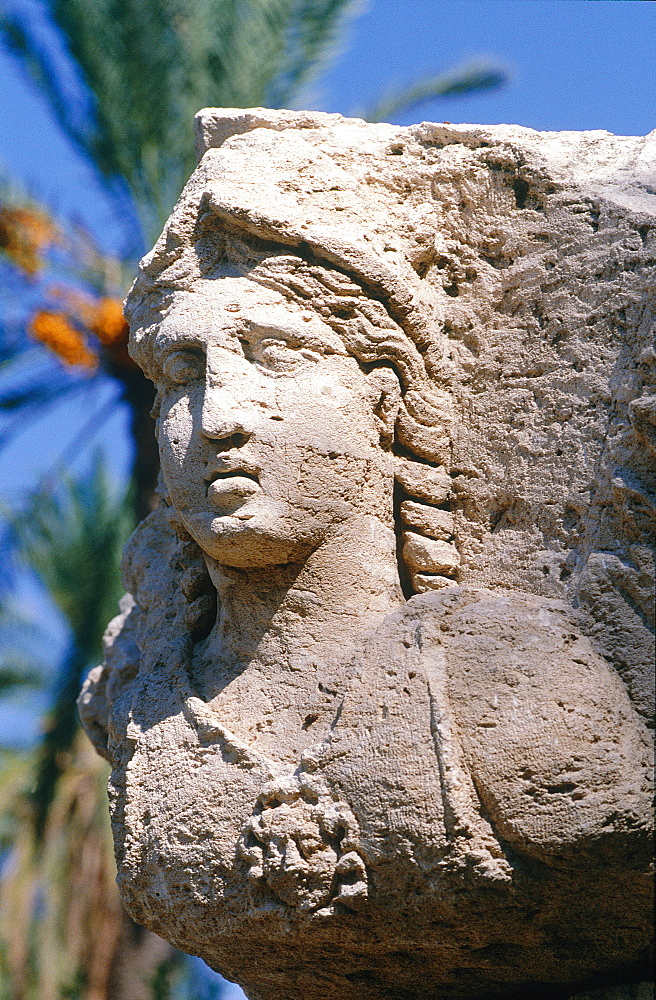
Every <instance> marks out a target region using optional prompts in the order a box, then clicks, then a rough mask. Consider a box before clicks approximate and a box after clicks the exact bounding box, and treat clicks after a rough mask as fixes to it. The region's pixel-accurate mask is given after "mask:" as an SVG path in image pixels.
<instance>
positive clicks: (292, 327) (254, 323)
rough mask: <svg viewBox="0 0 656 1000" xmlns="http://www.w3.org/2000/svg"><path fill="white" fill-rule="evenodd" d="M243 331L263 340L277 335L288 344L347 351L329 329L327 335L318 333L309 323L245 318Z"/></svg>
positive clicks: (339, 352) (338, 351) (337, 351)
mask: <svg viewBox="0 0 656 1000" xmlns="http://www.w3.org/2000/svg"><path fill="white" fill-rule="evenodd" d="M244 333H247V334H248V333H250V334H255V335H256V336H257V337H258V338H259V339H260V340H265V339H266V338H267V337H278V338H280V339H281V340H286V341H287V342H288V343H290V344H298V345H299V346H302V347H316V348H319V349H322V350H328V351H330V352H331V353H333V354H344V355H346V354H347V353H348V352H347V351H346V348H345V347H344V345H343V344H342V342H341V340H340V339H339V337H337V336H335V335H334V334H332V331H330V330H329V331H327V334H328V335H323V334H321V333H318V332H317V331H316V328H315V329H313V328H312V327H311V326H309V325H308V326H307V327H306V326H305V324H302V325H301V323H299V324H296V323H293V324H291V323H290V324H289V325H287V324H283V323H277V322H276V321H275V320H273V321H271V322H268V321H267V322H266V323H263V322H261V321H259V320H254V319H245V321H244ZM331 334H332V336H331ZM242 336H243V334H242Z"/></svg>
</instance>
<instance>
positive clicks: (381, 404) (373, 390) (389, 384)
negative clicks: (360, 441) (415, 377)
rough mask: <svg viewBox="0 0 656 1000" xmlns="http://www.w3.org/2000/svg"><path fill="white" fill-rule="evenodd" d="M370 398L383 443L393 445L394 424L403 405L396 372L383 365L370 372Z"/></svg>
mask: <svg viewBox="0 0 656 1000" xmlns="http://www.w3.org/2000/svg"><path fill="white" fill-rule="evenodd" d="M369 386H370V394H371V395H370V399H371V403H372V408H373V413H374V418H375V420H376V423H377V424H378V428H379V432H380V440H381V444H383V445H385V446H386V447H391V444H392V441H393V440H394V426H395V424H396V418H397V415H398V412H399V407H400V406H401V387H400V385H399V380H398V378H397V375H396V372H395V371H393V369H392V368H389V367H387V366H386V365H385V366H381V367H380V368H373V369H372V370H371V371H370V372H369Z"/></svg>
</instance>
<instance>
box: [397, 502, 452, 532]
mask: <svg viewBox="0 0 656 1000" xmlns="http://www.w3.org/2000/svg"><path fill="white" fill-rule="evenodd" d="M401 517H402V519H403V521H405V523H406V524H407V525H409V526H410V527H413V528H417V529H418V530H419V531H420V532H421V534H422V535H427V536H428V537H429V538H439V539H441V540H442V541H448V540H450V539H451V538H453V531H454V517H453V514H452V513H451V511H448V510H440V509H439V507H428V506H426V504H422V503H415V502H414V501H413V500H404V502H403V503H402V504H401Z"/></svg>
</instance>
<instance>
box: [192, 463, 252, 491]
mask: <svg viewBox="0 0 656 1000" xmlns="http://www.w3.org/2000/svg"><path fill="white" fill-rule="evenodd" d="M259 471H260V470H259V469H258V468H256V467H255V466H252V465H239V466H228V468H225V467H223V466H222V467H221V468H217V467H216V466H215V467H214V468H212V469H210V470H209V472H208V473H207V474H206V475H205V482H206V483H207V485H208V486H211V484H212V483H215V482H217V481H220V480H222V479H250V480H251V481H252V482H254V483H257V485H258V486H259V485H260V476H259Z"/></svg>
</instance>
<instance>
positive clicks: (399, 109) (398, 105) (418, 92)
mask: <svg viewBox="0 0 656 1000" xmlns="http://www.w3.org/2000/svg"><path fill="white" fill-rule="evenodd" d="M508 79H509V74H508V71H507V70H505V69H504V68H503V67H501V66H499V65H497V64H496V63H488V62H480V61H477V62H470V63H464V64H463V65H462V66H457V67H456V68H455V69H453V70H450V71H449V72H447V73H440V74H439V75H437V76H429V77H424V78H423V79H420V80H417V81H416V82H415V83H412V84H410V85H409V86H407V87H400V88H398V89H396V90H391V91H389V92H388V93H387V94H385V95H384V96H383V97H382V98H380V100H378V101H377V102H376V103H375V104H374V105H373V106H372V107H370V108H368V109H367V110H366V111H365V112H364V113H363V115H362V117H363V118H365V119H366V121H369V122H381V121H391V120H392V118H394V117H395V116H396V115H398V114H401V113H405V112H407V111H409V110H410V109H411V108H415V107H417V105H419V104H424V103H425V102H426V101H433V100H436V99H437V98H443V97H461V96H463V95H464V94H474V93H477V92H478V91H481V90H496V89H497V88H498V87H501V86H503V85H504V84H506V83H507V82H508Z"/></svg>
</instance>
